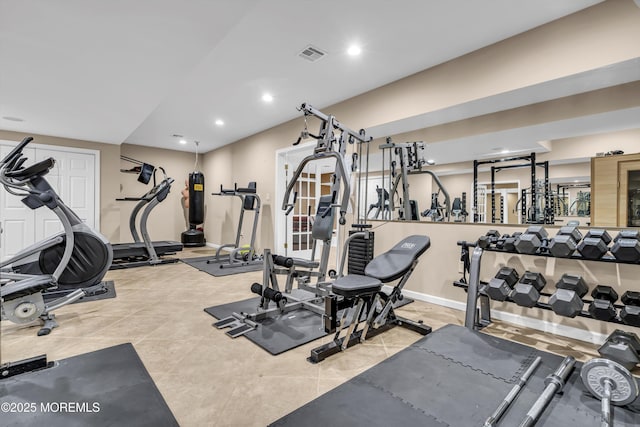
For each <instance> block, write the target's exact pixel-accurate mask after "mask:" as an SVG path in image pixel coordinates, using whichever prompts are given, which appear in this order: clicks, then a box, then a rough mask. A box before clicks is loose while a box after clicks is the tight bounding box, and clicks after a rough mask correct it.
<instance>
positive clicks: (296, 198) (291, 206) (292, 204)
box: [284, 191, 298, 215]
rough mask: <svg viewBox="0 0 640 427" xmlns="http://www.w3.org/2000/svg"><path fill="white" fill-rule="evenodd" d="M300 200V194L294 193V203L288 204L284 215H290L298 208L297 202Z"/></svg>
mask: <svg viewBox="0 0 640 427" xmlns="http://www.w3.org/2000/svg"><path fill="white" fill-rule="evenodd" d="M297 200H298V192H297V191H294V192H293V202H291V203H289V204H287V205H286V206H287V210H286V212H285V213H284V214H285V215H289V214H290V213H291V211H292V210H293V208H294V207H295V206H296V201H297Z"/></svg>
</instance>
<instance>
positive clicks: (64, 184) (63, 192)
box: [35, 149, 95, 240]
mask: <svg viewBox="0 0 640 427" xmlns="http://www.w3.org/2000/svg"><path fill="white" fill-rule="evenodd" d="M49 157H53V158H54V159H55V160H56V164H55V166H54V167H53V168H52V169H51V171H49V173H48V174H47V175H46V179H47V181H48V182H49V184H50V185H51V187H53V189H54V190H55V191H56V193H58V195H59V196H60V198H61V199H62V200H63V201H64V203H65V204H66V205H67V206H69V207H70V208H71V210H73V211H74V212H75V213H76V215H78V216H79V217H80V219H81V220H82V221H83V222H85V223H86V224H87V225H88V226H89V227H92V228H93V227H94V216H95V211H94V203H93V194H92V193H93V189H94V180H95V172H94V171H95V156H93V155H90V154H85V153H74V152H69V151H60V150H55V149H46V150H45V149H38V150H36V161H37V162H39V161H41V160H44V159H47V158H49ZM35 226H36V227H35V228H36V240H41V239H44V238H45V237H47V236H51V235H52V234H55V233H58V232H60V231H62V224H61V223H60V220H59V219H58V217H57V216H56V215H55V214H54V213H53V212H52V211H51V210H49V209H38V211H37V213H36V224H35Z"/></svg>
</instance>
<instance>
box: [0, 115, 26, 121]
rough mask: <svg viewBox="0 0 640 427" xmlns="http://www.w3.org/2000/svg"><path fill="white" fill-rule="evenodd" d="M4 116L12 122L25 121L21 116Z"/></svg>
mask: <svg viewBox="0 0 640 427" xmlns="http://www.w3.org/2000/svg"><path fill="white" fill-rule="evenodd" d="M2 118H3V119H5V120H9V121H10V122H24V119H22V118H20V117H13V116H4V117H2Z"/></svg>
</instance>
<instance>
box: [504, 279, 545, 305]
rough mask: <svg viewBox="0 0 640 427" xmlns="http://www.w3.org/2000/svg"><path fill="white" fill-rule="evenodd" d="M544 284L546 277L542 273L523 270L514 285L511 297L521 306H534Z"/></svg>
mask: <svg viewBox="0 0 640 427" xmlns="http://www.w3.org/2000/svg"><path fill="white" fill-rule="evenodd" d="M546 284H547V279H545V278H544V276H543V275H542V274H540V273H532V272H531V271H525V273H524V274H523V275H522V277H520V280H519V281H518V283H516V285H515V286H514V288H513V292H512V293H511V299H512V300H513V301H514V302H515V303H516V304H518V305H519V306H521V307H534V306H535V305H536V303H537V302H538V299H540V291H542V289H544V287H545V285H546Z"/></svg>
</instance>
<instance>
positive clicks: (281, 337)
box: [204, 289, 413, 355]
mask: <svg viewBox="0 0 640 427" xmlns="http://www.w3.org/2000/svg"><path fill="white" fill-rule="evenodd" d="M292 294H293V295H297V296H298V297H302V296H304V295H307V296H309V295H311V294H310V293H308V292H306V291H302V290H298V289H294V290H293V292H292ZM411 302H413V300H412V299H411V298H403V299H402V301H399V305H398V306H402V305H406V304H409V303H411ZM259 303H260V297H255V298H249V299H246V300H242V301H236V302H232V303H228V304H222V305H217V306H213V307H208V308H205V309H204V311H205V312H207V313H208V314H210V315H211V316H213V317H215V318H216V319H218V320H220V319H223V318H225V317H228V316H231V314H232V313H234V312H235V313H255V312H256V309H257V307H258V304H259ZM340 313H341V312H340ZM340 313H339V314H340ZM258 323H259V325H260V326H258V328H257V329H256V330H254V331H250V332H247V333H246V334H244V336H245V337H247V339H249V340H250V341H252V342H253V343H255V344H256V345H258V346H260V347H262V348H263V349H265V350H266V351H268V352H269V353H271V354H273V355H276V354H280V353H284V352H285V351H288V350H291V349H293V348H296V347H298V346H301V345H303V344H306V343H308V342H311V341H313V340H316V339H318V338H321V337H324V336H326V335H327V333H326V332H325V331H324V325H323V324H322V316H320V315H318V314H315V313H313V312H312V311H310V310H305V309H298V310H293V311H289V312H287V313H284V314H279V313H278V314H274V315H273V317H271V318H269V319H265V320H263V321H260V322H258ZM222 330H223V331H226V329H222Z"/></svg>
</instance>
